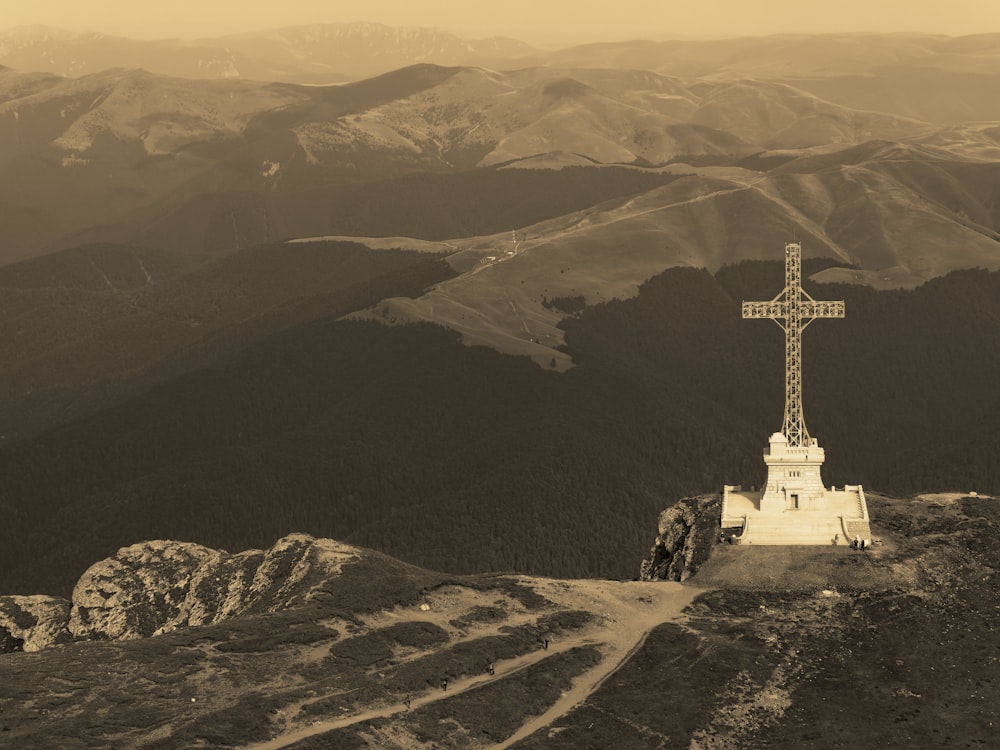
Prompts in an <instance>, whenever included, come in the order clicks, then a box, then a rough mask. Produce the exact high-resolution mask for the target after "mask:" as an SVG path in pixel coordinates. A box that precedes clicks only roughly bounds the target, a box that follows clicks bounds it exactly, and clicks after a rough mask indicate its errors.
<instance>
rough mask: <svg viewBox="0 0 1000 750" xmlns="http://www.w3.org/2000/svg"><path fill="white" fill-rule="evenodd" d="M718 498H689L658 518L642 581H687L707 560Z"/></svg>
mask: <svg viewBox="0 0 1000 750" xmlns="http://www.w3.org/2000/svg"><path fill="white" fill-rule="evenodd" d="M721 514H722V497H721V496H720V495H702V496H700V497H689V498H685V499H683V500H680V501H678V502H677V504H676V505H674V506H672V507H670V508H667V509H666V510H665V511H663V512H662V513H661V514H660V520H659V534H658V535H657V537H656V540H655V541H654V542H653V547H652V549H650V551H649V557H647V558H646V559H645V560H643V561H642V564H641V565H640V568H639V578H640V580H643V581H655V580H668V581H686V580H687V579H688V578H690V577H691V576H693V575H694V574H695V573H696V572H697V570H698V568H699V567H700V566H701V565H702V563H704V562H705V561H706V560H707V559H708V555H709V553H710V552H711V548H712V545H713V544H714V543H715V541H716V537H717V536H718V533H719V522H720V518H721Z"/></svg>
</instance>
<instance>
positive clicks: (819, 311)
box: [743, 299, 844, 318]
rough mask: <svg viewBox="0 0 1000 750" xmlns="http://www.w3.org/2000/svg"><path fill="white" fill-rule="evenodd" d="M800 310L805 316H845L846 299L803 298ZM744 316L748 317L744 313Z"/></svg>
mask: <svg viewBox="0 0 1000 750" xmlns="http://www.w3.org/2000/svg"><path fill="white" fill-rule="evenodd" d="M799 311H800V312H801V314H802V317H803V318H843V317H844V300H842V299H841V300H835V301H829V302H826V301H823V302H820V301H817V300H808V301H807V300H803V301H802V302H800V303H799ZM743 317H746V315H744V316H743Z"/></svg>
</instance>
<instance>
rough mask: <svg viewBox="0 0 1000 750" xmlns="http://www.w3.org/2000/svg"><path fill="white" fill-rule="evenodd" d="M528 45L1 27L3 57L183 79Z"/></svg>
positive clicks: (395, 32) (495, 54)
mask: <svg viewBox="0 0 1000 750" xmlns="http://www.w3.org/2000/svg"><path fill="white" fill-rule="evenodd" d="M533 52H534V50H533V49H532V48H531V47H530V46H528V45H527V44H525V43H523V42H519V41H517V40H515V39H508V38H504V37H492V38H488V39H476V40H470V39H462V38H459V37H457V36H455V35H454V34H450V33H448V32H445V31H441V30H438V29H429V28H421V27H415V26H414V27H399V26H386V25H384V24H377V23H334V24H313V25H308V26H289V27H285V28H280V29H268V30H263V31H259V32H249V33H244V34H237V35H233V36H224V37H217V38H206V39H197V40H182V39H155V40H146V39H143V40H139V39H128V38H125V37H119V36H112V35H108V34H100V33H95V32H90V33H75V32H71V31H66V30H64V29H57V28H51V27H46V26H20V27H16V28H13V29H8V30H6V31H2V32H0V64H2V65H5V66H7V67H10V68H16V69H19V70H24V71H44V72H48V73H55V74H56V75H59V76H71V77H80V76H87V75H93V74H95V73H100V72H101V71H103V70H106V69H108V68H144V69H146V70H148V71H151V72H153V73H158V74H161V75H165V76H173V77H182V78H194V79H230V78H244V79H251V80H264V81H286V82H289V83H292V82H294V83H313V84H331V83H342V82H344V81H348V80H357V79H360V78H368V77H370V76H373V75H378V74H380V73H386V72H389V71H391V70H395V69H396V68H402V67H406V66H408V65H413V64H416V63H434V64H437V65H485V66H498V65H503V64H505V63H507V64H509V63H510V62H512V61H514V60H517V59H518V58H523V57H525V56H527V55H529V54H531V53H533Z"/></svg>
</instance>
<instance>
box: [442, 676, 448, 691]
mask: <svg viewBox="0 0 1000 750" xmlns="http://www.w3.org/2000/svg"><path fill="white" fill-rule="evenodd" d="M441 689H442V690H447V689H448V678H447V677H445V678H444V679H443V680H441Z"/></svg>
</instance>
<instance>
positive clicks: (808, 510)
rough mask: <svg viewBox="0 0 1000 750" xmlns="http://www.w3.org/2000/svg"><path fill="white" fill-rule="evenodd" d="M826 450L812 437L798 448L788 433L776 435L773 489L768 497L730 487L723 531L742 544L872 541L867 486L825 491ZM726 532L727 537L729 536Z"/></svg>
mask: <svg viewBox="0 0 1000 750" xmlns="http://www.w3.org/2000/svg"><path fill="white" fill-rule="evenodd" d="M825 457H826V456H825V454H824V452H823V449H822V448H821V447H820V446H819V444H818V443H817V442H816V440H814V439H812V438H809V439H808V441H805V442H804V445H798V446H792V445H789V444H788V439H787V438H786V437H785V435H784V434H782V433H780V432H776V433H774V434H773V435H771V439H770V441H769V442H768V450H767V452H766V453H765V454H764V463H765V464H766V466H767V484H766V485H765V486H764V489H763V491H762V492H747V491H744V490H743V489H742V488H741V487H740V486H738V485H726V486H725V488H724V489H723V493H722V528H723V529H724V530H728V533H734V532H733V530H735V533H736V538H734V541H737V540H738V541H739V543H740V544H801V545H817V544H838V543H839V544H850V543H851V541H852V540H854V539H855V538H858V539H863V540H865V541H868V542H870V541H871V538H872V533H871V526H870V523H869V518H868V503H867V502H866V501H865V493H864V490H863V489H862V488H861V485H847V486H845V487H843V488H842V489H840V490H837V489H835V488H833V487H830V488H827V487H824V486H823V481H822V479H821V478H820V470H821V469H822V467H823V461H824V459H825ZM724 533H727V532H725V531H724Z"/></svg>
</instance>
